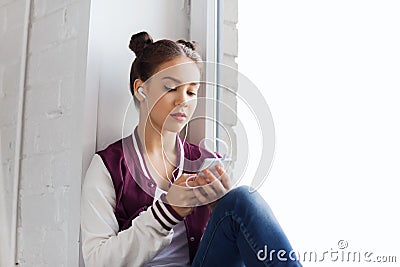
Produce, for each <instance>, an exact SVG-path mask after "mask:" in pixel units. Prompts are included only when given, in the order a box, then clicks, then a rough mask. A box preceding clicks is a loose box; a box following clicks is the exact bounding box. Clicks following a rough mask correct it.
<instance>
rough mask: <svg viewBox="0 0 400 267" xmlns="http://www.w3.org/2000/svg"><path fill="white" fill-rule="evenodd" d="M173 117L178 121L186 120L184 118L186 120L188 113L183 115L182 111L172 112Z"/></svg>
mask: <svg viewBox="0 0 400 267" xmlns="http://www.w3.org/2000/svg"><path fill="white" fill-rule="evenodd" d="M170 116H171V117H172V118H174V119H175V120H178V121H184V120H186V115H184V114H183V115H182V114H180V113H175V114H171V115H170Z"/></svg>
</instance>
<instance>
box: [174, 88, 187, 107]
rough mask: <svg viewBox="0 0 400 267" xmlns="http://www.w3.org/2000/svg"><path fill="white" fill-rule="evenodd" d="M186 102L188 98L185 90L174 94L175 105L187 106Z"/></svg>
mask: <svg viewBox="0 0 400 267" xmlns="http://www.w3.org/2000/svg"><path fill="white" fill-rule="evenodd" d="M188 100H189V97H188V96H187V93H186V91H185V90H181V91H179V92H178V93H177V94H176V97H175V105H176V106H179V105H185V106H186V105H188Z"/></svg>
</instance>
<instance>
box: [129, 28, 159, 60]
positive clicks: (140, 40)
mask: <svg viewBox="0 0 400 267" xmlns="http://www.w3.org/2000/svg"><path fill="white" fill-rule="evenodd" d="M152 43H153V38H152V37H151V36H150V34H148V33H147V32H139V33H136V34H134V35H132V37H131V41H130V42H129V48H130V49H131V50H132V51H133V52H134V53H135V55H136V56H137V57H138V56H139V55H141V54H142V52H143V50H144V49H145V48H146V46H148V45H150V44H152Z"/></svg>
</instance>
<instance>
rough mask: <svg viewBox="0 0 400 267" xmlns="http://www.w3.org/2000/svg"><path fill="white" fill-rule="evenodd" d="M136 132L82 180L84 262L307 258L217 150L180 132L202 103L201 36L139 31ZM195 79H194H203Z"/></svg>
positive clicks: (279, 262) (262, 262) (97, 160)
mask: <svg viewBox="0 0 400 267" xmlns="http://www.w3.org/2000/svg"><path fill="white" fill-rule="evenodd" d="M129 47H130V49H131V50H132V51H133V52H134V53H135V55H136V58H135V60H134V61H133V64H132V68H131V74H130V89H131V93H132V96H133V98H134V101H135V105H136V107H137V108H138V109H139V123H138V125H137V126H136V127H135V129H134V131H133V133H132V134H131V135H129V136H127V137H124V138H122V139H120V140H118V141H116V142H115V143H113V144H111V145H109V146H108V147H107V148H106V149H104V150H102V151H98V152H96V154H95V155H94V157H93V159H92V162H91V164H90V166H89V168H88V170H87V173H86V177H85V180H84V184H83V187H82V202H81V233H82V252H83V258H84V260H85V264H86V266H113V267H114V266H164V267H165V266H207V267H210V266H211V267H213V266H228V267H232V266H251V267H253V266H301V265H300V263H299V262H298V260H297V259H296V255H295V253H293V251H292V248H291V245H290V243H289V241H288V239H287V238H286V236H285V234H284V232H283V230H282V229H281V227H280V226H279V224H278V222H277V220H276V219H275V217H274V215H273V213H272V211H271V210H270V208H269V207H268V205H267V203H266V202H265V200H264V199H263V198H262V197H261V196H260V194H259V193H258V192H253V193H249V188H248V187H247V186H240V187H236V188H233V187H232V185H231V182H230V178H229V176H228V174H227V173H226V172H225V170H224V169H223V168H221V167H219V168H217V169H216V170H217V172H218V175H214V174H213V173H212V172H211V171H210V170H207V169H206V170H205V171H203V172H202V175H197V176H196V177H195V178H194V175H193V174H195V173H196V171H197V170H198V169H199V168H200V165H201V163H202V161H203V160H204V159H205V158H210V157H220V155H219V154H218V153H213V152H212V151H208V150H206V149H204V148H202V147H200V146H197V145H194V144H191V143H189V142H186V140H185V139H182V138H180V137H179V135H178V134H179V132H180V131H181V130H182V129H183V128H184V127H185V125H186V124H187V123H188V122H189V120H190V118H191V116H192V115H193V112H194V110H195V108H196V104H197V95H198V90H199V83H198V81H200V76H201V66H200V64H201V57H200V56H199V54H198V53H197V52H196V49H195V48H196V47H195V43H193V42H187V41H184V40H179V41H176V42H175V41H171V40H165V39H164V40H159V41H157V42H153V39H152V38H151V36H150V35H149V34H148V33H146V32H140V33H137V34H135V35H133V36H132V38H131V41H130V44H129ZM196 81H197V82H196ZM271 252H272V253H271Z"/></svg>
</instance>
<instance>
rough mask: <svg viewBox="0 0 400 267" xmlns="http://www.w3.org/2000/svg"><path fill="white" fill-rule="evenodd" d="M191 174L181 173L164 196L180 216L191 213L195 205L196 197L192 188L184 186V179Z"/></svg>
mask: <svg viewBox="0 0 400 267" xmlns="http://www.w3.org/2000/svg"><path fill="white" fill-rule="evenodd" d="M190 176H193V174H187V173H184V174H182V175H181V176H180V177H179V178H178V179H176V180H175V182H174V183H173V184H172V185H171V187H170V188H169V190H168V192H167V195H166V196H165V198H166V200H167V201H168V203H169V204H170V205H171V206H172V208H173V209H174V210H175V211H176V212H177V213H178V214H179V215H180V216H181V217H185V216H187V215H189V214H190V213H192V211H193V207H195V206H196V203H197V202H198V201H197V198H196V197H195V196H194V195H193V191H192V190H193V189H192V188H189V187H187V186H186V180H187V179H188V178H189V177H190Z"/></svg>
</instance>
